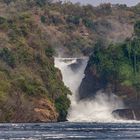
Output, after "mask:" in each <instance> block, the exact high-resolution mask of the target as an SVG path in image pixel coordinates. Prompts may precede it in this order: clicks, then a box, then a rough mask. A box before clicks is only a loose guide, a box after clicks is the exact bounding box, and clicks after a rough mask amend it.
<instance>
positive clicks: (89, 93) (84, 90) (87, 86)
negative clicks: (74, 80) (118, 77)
mask: <svg viewBox="0 0 140 140" xmlns="http://www.w3.org/2000/svg"><path fill="white" fill-rule="evenodd" d="M106 83H107V82H106V80H105V79H102V78H99V76H98V75H97V74H96V69H95V68H93V69H92V68H91V69H89V68H88V66H87V68H86V70H85V77H84V79H83V80H82V83H81V85H80V87H79V98H80V99H86V98H87V99H88V98H94V96H95V94H96V92H97V91H99V90H101V89H104V88H105V87H106Z"/></svg>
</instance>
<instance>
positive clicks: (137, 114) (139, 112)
mask: <svg viewBox="0 0 140 140" xmlns="http://www.w3.org/2000/svg"><path fill="white" fill-rule="evenodd" d="M112 114H113V116H114V117H116V118H117V117H121V118H122V119H127V120H140V108H137V109H135V108H132V109H118V110H115V111H113V112H112Z"/></svg>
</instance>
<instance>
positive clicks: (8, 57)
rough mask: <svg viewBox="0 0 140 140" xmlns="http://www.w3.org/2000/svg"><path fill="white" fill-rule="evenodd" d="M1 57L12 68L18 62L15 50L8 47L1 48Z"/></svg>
mask: <svg viewBox="0 0 140 140" xmlns="http://www.w3.org/2000/svg"><path fill="white" fill-rule="evenodd" d="M0 58H1V59H2V60H3V61H4V62H6V63H7V64H8V65H9V66H11V67H12V68H14V67H15V64H16V62H15V56H14V54H13V52H12V51H10V50H9V49H8V48H3V49H1V50H0Z"/></svg>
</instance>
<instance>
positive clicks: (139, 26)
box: [134, 20, 140, 36]
mask: <svg viewBox="0 0 140 140" xmlns="http://www.w3.org/2000/svg"><path fill="white" fill-rule="evenodd" d="M134 31H135V34H136V35H137V36H140V20H139V21H137V22H136V23H135V26H134Z"/></svg>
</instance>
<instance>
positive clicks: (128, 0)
mask: <svg viewBox="0 0 140 140" xmlns="http://www.w3.org/2000/svg"><path fill="white" fill-rule="evenodd" d="M69 1H71V2H74V3H75V2H80V3H82V4H87V3H89V4H92V5H94V6H97V5H99V4H100V3H108V2H110V3H113V4H116V3H119V4H127V5H128V6H134V5H136V4H138V3H140V0H69Z"/></svg>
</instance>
